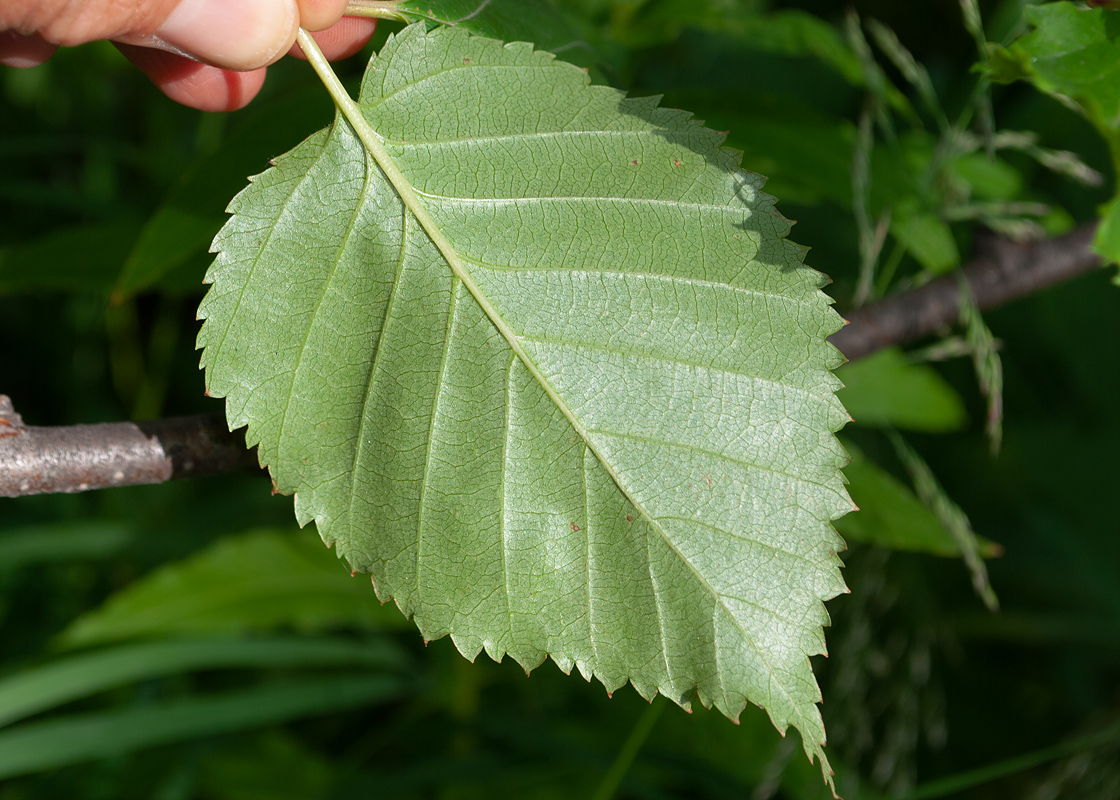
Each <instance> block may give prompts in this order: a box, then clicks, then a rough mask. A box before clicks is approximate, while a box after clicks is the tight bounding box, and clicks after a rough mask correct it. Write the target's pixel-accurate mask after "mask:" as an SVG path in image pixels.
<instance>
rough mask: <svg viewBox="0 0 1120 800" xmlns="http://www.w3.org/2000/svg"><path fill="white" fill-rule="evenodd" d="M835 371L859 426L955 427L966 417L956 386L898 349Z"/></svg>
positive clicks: (888, 350)
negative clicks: (842, 384)
mask: <svg viewBox="0 0 1120 800" xmlns="http://www.w3.org/2000/svg"><path fill="white" fill-rule="evenodd" d="M836 375H837V377H838V378H840V380H842V381H843V382H844V388H843V389H841V390H840V391H839V392H837V396H838V397H839V398H840V399H841V401H843V403H844V407H845V408H847V409H848V412H849V413H850V414H851V415H852V419H853V420H854V421H855V423H856V424H857V425H871V426H884V425H886V426H893V427H895V428H907V429H909V430H916V431H930V432H933V431H953V430H959V429H960V428H961V427H962V426H963V425H964V423H965V421H966V419H967V417H966V416H965V410H964V402H963V401H962V400H961V398H960V395H959V394H957V392H956V390H954V389H953V388H952V387H951V386H950V385H949V384H948V383H946V382H945V380H944V379H943V378H942V377H941V376H940V375H938V374H937V371H936V370H935V369H933V368H932V367H930V366H929V365H927V364H912V363H910V362H908V361H907V360H906V357H905V356H904V355H903V354H902V352H901V351H900V350H899V349H898V348H897V347H888V348H886V349H883V350H880V351H879V352H877V353H873V354H872V355H870V356H868V357H867V358H861V359H860V360H859V361H856V362H854V363H851V364H845V365H844V366H843V367H841V368H840V369H839V370H838V371H837V373H836ZM849 477H850V476H849ZM856 504H857V505H859V501H858V500H857V501H856Z"/></svg>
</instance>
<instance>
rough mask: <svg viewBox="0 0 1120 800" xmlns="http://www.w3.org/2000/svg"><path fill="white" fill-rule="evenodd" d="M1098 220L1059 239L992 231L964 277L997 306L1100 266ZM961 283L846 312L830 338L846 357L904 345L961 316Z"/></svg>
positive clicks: (953, 280)
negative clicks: (842, 323)
mask: <svg viewBox="0 0 1120 800" xmlns="http://www.w3.org/2000/svg"><path fill="white" fill-rule="evenodd" d="M1096 231H1097V226H1096V224H1091V225H1085V226H1084V227H1081V228H1078V229H1077V230H1075V231H1073V232H1072V233H1067V234H1066V235H1065V236H1062V237H1059V238H1057V239H1044V240H1042V241H1034V242H1015V241H1011V240H1010V239H1003V238H999V237H995V236H991V237H988V238H985V239H981V240H978V242H977V246H976V249H977V250H978V251H979V252H978V253H977V255H976V256H974V257H973V259H972V260H971V261H970V262H969V263H968V265H967V266H966V267H965V268H964V276H965V278H966V279H967V280H968V284H969V286H971V287H972V294H973V296H975V298H976V302H977V304H978V305H979V306H980V308H981V309H987V308H995V307H996V306H1001V305H1004V304H1005V303H1008V302H1010V301H1012V300H1017V299H1018V298H1020V297H1025V296H1026V295H1029V294H1033V293H1034V292H1037V291H1039V290H1041V289H1045V288H1046V287H1048V286H1053V285H1054V284H1056V283H1061V282H1062V281H1066V280H1069V279H1070V278H1075V277H1077V276H1078V275H1081V274H1083V273H1086V272H1090V271H1092V270H1093V269H1096V268H1097V267H1099V266H1101V264H1102V261H1101V257H1100V256H1098V255H1097V254H1096V253H1094V252H1093V251H1092V249H1091V245H1092V243H1093V237H1094V236H1095V235H1096ZM960 295H961V288H960V283H959V279H958V276H957V275H956V274H952V275H943V276H941V277H940V278H937V279H936V280H933V281H930V282H929V283H927V284H926V285H925V286H922V287H920V288H917V289H911V290H910V291H907V292H901V293H899V294H896V295H893V296H891V297H888V298H886V299H884V300H881V301H879V302H878V303H875V304H873V305H870V306H867V307H865V308H861V309H858V310H856V311H852V312H850V313H848V314H845V315H844V316H845V317H846V318H847V319H848V322H849V323H850V324H849V325H847V326H846V327H844V328H843V329H841V330H839V331H837V332H836V333H834V334H833V335H832V336H831V337H830V338H829V341H830V342H832V343H833V344H834V345H836V348H837V349H838V350H839V351H840V352H841V353H843V354H844V355H845V356H847V357H848V360H849V361H855V360H856V359H858V358H863V357H864V356H866V355H870V354H871V353H874V352H875V351H877V350H881V349H883V348H884V347H890V346H891V345H900V344H906V343H907V342H912V341H914V340H915V339H920V338H921V337H923V336H928V335H929V334H931V333H936V332H937V331H939V330H941V329H942V328H947V327H948V326H950V325H952V324H953V323H955V322H957V320H958V319H959V318H960Z"/></svg>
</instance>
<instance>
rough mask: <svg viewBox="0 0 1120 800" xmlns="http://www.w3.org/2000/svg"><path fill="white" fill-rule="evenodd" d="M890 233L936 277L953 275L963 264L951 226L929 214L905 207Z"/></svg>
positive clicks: (892, 225) (894, 220) (898, 212)
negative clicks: (953, 271) (952, 271)
mask: <svg viewBox="0 0 1120 800" xmlns="http://www.w3.org/2000/svg"><path fill="white" fill-rule="evenodd" d="M896 212H897V213H896V214H895V216H894V217H893V218H892V219H891V233H893V234H894V237H895V238H896V239H897V240H898V241H899V242H900V243H901V244H902V245H904V246H905V247H906V249H907V250H908V251H909V252H910V255H912V256H914V258H915V259H917V261H918V263H919V264H921V265H922V266H923V267H925V268H926V269H928V270H929V271H930V272H933V273H935V274H937V275H942V274H944V273H946V272H950V271H951V270H953V269H954V268H955V267H956V266H957V265H959V264H960V263H961V254H960V251H959V250H957V242H956V240H955V239H954V238H953V231H952V230H951V229H950V228H949V225H948V223H946V222H945V221H944V220H943V219H941V218H940V217H939V216H937V215H936V214H933V213H930V212H928V211H915V210H911V209H908V208H906V207H900V208H897V209H896Z"/></svg>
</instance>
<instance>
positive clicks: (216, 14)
mask: <svg viewBox="0 0 1120 800" xmlns="http://www.w3.org/2000/svg"><path fill="white" fill-rule="evenodd" d="M298 27H299V9H298V8H297V6H296V0H181V2H180V3H179V4H178V5H177V6H175V8H174V9H172V11H171V13H170V14H168V16H167V18H166V19H165V20H164V21H163V23H162V24H161V25H160V26H159V27H158V28H156V30H155V32H154V33H153V34H151V35H150V36H142V37H121V38H120V41H123V42H127V43H128V44H139V45H145V46H148V47H157V48H160V49H162V50H170V51H172V52H177V53H180V54H181V55H186V56H190V57H191V58H195V59H198V60H199V61H204V62H206V63H208V64H213V65H214V66H216V67H222V68H224V69H234V70H251V69H257V68H259V67H263V66H265V65H267V64H271V63H272V62H273V61H275V60H276V59H278V58H280V56H282V55H284V53H286V52H287V51H288V49H289V48H290V47H291V46H292V43H293V42H295V39H296V30H297V29H298Z"/></svg>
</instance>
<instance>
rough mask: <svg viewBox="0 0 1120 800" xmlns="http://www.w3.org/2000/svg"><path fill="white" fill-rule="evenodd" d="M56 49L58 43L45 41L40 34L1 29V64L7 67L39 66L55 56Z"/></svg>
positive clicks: (25, 67) (24, 67)
mask: <svg viewBox="0 0 1120 800" xmlns="http://www.w3.org/2000/svg"><path fill="white" fill-rule="evenodd" d="M56 50H58V45H56V44H50V43H48V42H44V41H43V40H42V39H40V38H39V37H38V36H24V35H23V34H21V33H16V32H15V31H0V64H3V65H4V66H5V67H14V68H16V69H27V68H28V67H37V66H39V65H40V64H42V63H43V62H44V61H46V60H47V59H49V58H50V57H51V56H53V55H54V53H55V51H56Z"/></svg>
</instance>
